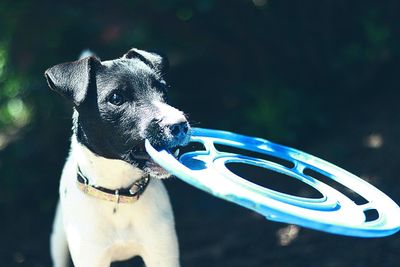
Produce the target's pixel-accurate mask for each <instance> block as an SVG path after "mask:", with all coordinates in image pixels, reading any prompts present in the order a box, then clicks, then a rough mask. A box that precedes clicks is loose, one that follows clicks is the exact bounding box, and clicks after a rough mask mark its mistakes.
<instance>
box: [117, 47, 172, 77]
mask: <svg viewBox="0 0 400 267" xmlns="http://www.w3.org/2000/svg"><path fill="white" fill-rule="evenodd" d="M123 57H124V58H129V59H132V58H137V59H139V60H141V61H143V62H144V63H145V64H146V65H148V66H149V67H151V68H154V69H156V70H157V71H159V72H161V73H166V72H167V71H168V69H169V62H168V59H167V57H166V56H165V55H164V54H162V53H158V52H147V51H143V50H139V49H136V48H132V49H131V50H129V51H128V52H126V54H125V55H124V56H123Z"/></svg>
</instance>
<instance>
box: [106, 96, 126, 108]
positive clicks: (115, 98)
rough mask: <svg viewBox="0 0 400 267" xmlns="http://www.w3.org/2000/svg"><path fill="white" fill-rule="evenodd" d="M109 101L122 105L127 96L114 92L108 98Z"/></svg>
mask: <svg viewBox="0 0 400 267" xmlns="http://www.w3.org/2000/svg"><path fill="white" fill-rule="evenodd" d="M108 102H110V103H111V104H113V105H115V106H120V105H122V104H123V103H124V102H125V98H124V97H123V96H122V95H121V94H119V93H113V94H111V96H110V97H109V98H108Z"/></svg>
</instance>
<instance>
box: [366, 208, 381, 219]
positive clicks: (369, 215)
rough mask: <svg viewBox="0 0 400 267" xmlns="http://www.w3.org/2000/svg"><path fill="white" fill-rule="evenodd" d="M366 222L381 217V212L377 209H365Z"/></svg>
mask: <svg viewBox="0 0 400 267" xmlns="http://www.w3.org/2000/svg"><path fill="white" fill-rule="evenodd" d="M364 214H365V222H372V221H375V220H377V219H378V218H379V212H378V211H377V210H376V209H369V210H364Z"/></svg>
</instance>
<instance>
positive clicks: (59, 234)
mask: <svg viewBox="0 0 400 267" xmlns="http://www.w3.org/2000/svg"><path fill="white" fill-rule="evenodd" d="M165 68H166V60H165V58H163V57H162V56H160V55H158V54H155V53H150V52H146V51H142V50H138V49H131V50H129V51H128V52H127V53H126V54H125V55H123V56H122V57H121V58H118V59H114V60H109V61H100V60H99V59H98V58H96V57H93V56H92V57H86V58H83V59H80V60H78V61H75V62H69V63H63V64H59V65H56V66H54V67H52V68H50V69H48V70H47V71H46V72H45V76H46V78H47V82H48V84H49V86H50V88H51V89H53V90H55V91H56V92H58V93H59V94H61V95H62V96H64V97H66V98H67V99H68V100H70V101H71V103H72V104H73V107H74V113H73V135H72V139H71V150H70V154H69V157H68V159H67V162H66V164H65V167H64V169H63V172H62V176H61V182H60V191H59V193H60V202H59V204H58V208H57V212H56V217H55V221H54V228H53V233H52V236H51V255H52V259H53V263H54V266H55V267H66V266H67V264H68V251H69V252H70V254H71V257H72V260H73V263H74V265H75V267H108V266H110V264H111V262H113V261H119V260H125V259H128V258H131V257H133V256H136V255H139V256H141V257H142V258H143V260H144V262H145V264H146V266H147V267H178V266H180V264H179V251H178V242H177V237H176V233H175V226H174V218H173V213H172V209H171V205H170V201H169V198H168V194H167V192H166V190H165V188H164V186H163V184H162V181H161V180H160V179H158V178H166V177H168V176H169V174H168V173H167V172H166V171H165V170H164V169H162V168H161V167H160V166H158V165H157V164H156V163H154V162H153V161H152V160H151V158H150V157H149V155H148V154H147V153H146V151H145V149H144V140H145V139H148V140H149V141H150V142H151V143H152V144H153V146H157V147H160V148H167V149H170V150H175V148H176V147H178V146H182V145H185V144H187V142H188V140H189V138H190V131H191V129H190V126H189V123H188V122H187V119H186V117H185V115H184V114H183V113H182V112H181V111H179V110H177V109H175V108H173V107H172V106H170V105H168V104H167V103H166V100H165V98H166V89H167V85H166V83H165V81H164V79H163V76H162V75H163V72H164V71H165ZM172 152H173V151H172ZM68 248H69V250H68Z"/></svg>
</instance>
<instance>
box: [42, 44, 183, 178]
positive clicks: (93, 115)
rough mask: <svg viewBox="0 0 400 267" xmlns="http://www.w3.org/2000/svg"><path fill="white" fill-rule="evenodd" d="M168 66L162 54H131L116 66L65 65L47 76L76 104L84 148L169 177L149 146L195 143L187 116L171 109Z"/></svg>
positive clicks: (103, 63) (93, 61)
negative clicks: (167, 74) (148, 143)
mask: <svg viewBox="0 0 400 267" xmlns="http://www.w3.org/2000/svg"><path fill="white" fill-rule="evenodd" d="M167 65H168V63H167V61H166V59H165V58H164V57H162V56H160V55H158V54H155V53H150V52H145V51H142V50H138V49H131V50H129V51H128V52H127V53H126V54H125V55H123V56H122V57H121V58H118V59H115V60H109V61H100V60H99V59H98V58H96V57H87V58H84V59H81V60H78V61H74V62H68V63H63V64H59V65H56V66H54V67H52V68H50V69H48V70H47V71H46V72H45V76H46V79H47V82H48V84H49V86H50V88H51V89H53V90H55V91H56V92H58V93H59V94H61V95H62V96H64V97H66V98H67V99H68V100H70V101H71V102H72V103H73V105H74V109H75V115H74V117H75V119H74V133H75V134H76V137H77V140H78V141H79V142H80V143H82V144H83V145H85V146H86V147H87V148H89V149H90V150H91V151H92V152H93V153H95V154H97V155H99V156H102V157H106V158H110V159H120V160H124V161H126V162H128V163H130V164H134V165H136V166H138V167H139V168H141V169H143V170H144V171H147V172H149V173H150V174H151V175H153V176H158V177H166V176H168V175H167V173H166V172H165V171H164V170H163V169H161V168H160V167H159V166H158V165H156V164H155V163H154V162H153V161H152V160H151V159H150V157H149V155H148V154H147V153H146V151H145V149H144V140H145V139H148V140H149V141H150V142H151V143H152V145H153V146H156V147H159V148H166V149H170V150H174V149H175V148H176V147H178V146H182V145H185V144H186V143H187V142H188V141H189V138H190V125H189V123H188V122H187V119H186V117H185V115H184V114H183V113H182V112H181V111H179V110H177V109H176V108H174V107H172V106H170V105H168V104H167V103H166V94H167V89H168V86H167V84H166V82H165V81H164V79H163V74H164V72H165V71H166V69H167Z"/></svg>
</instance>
